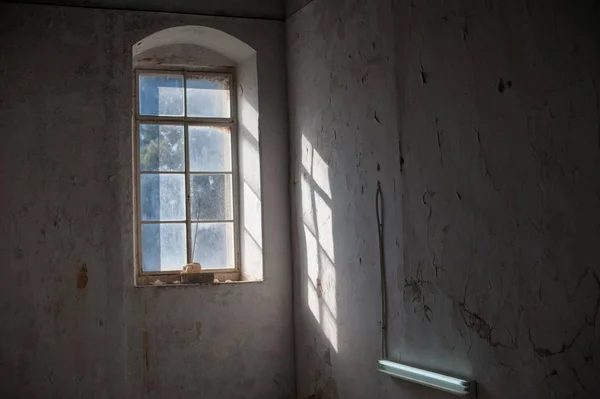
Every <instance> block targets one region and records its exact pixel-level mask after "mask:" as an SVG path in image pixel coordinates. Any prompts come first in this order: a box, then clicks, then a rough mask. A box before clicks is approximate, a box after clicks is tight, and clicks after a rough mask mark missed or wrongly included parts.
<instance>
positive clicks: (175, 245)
mask: <svg viewBox="0 0 600 399" xmlns="http://www.w3.org/2000/svg"><path fill="white" fill-rule="evenodd" d="M185 237H186V236H185V224H184V223H168V224H158V223H153V224H142V270H143V271H145V272H159V271H165V270H181V269H182V267H183V265H185V264H186V263H187V262H186V258H187V256H186V243H185V241H186V238H185Z"/></svg>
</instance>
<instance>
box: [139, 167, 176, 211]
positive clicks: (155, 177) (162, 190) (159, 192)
mask: <svg viewBox="0 0 600 399" xmlns="http://www.w3.org/2000/svg"><path fill="white" fill-rule="evenodd" d="M140 186H141V187H140V194H141V195H140V201H141V208H142V220H143V221H147V220H152V221H154V220H165V221H169V220H185V177H184V175H183V174H181V175H179V174H177V175H165V174H151V175H149V174H142V175H141V176H140Z"/></svg>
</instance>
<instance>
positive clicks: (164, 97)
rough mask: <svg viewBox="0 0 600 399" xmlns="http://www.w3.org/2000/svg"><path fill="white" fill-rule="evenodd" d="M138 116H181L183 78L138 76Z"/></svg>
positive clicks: (170, 75)
mask: <svg viewBox="0 0 600 399" xmlns="http://www.w3.org/2000/svg"><path fill="white" fill-rule="evenodd" d="M139 85H140V92H139V96H140V115H150V116H183V76H182V75H172V74H163V75H161V74H154V73H152V74H150V73H142V74H140V81H139Z"/></svg>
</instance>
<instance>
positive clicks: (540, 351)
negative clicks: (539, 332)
mask: <svg viewBox="0 0 600 399" xmlns="http://www.w3.org/2000/svg"><path fill="white" fill-rule="evenodd" d="M584 327H585V323H584V324H583V325H582V326H581V328H580V329H579V331H577V333H576V334H575V336H574V337H573V338H572V339H571V340H570V341H569V342H567V343H564V344H562V345H561V346H560V349H559V350H557V351H551V350H550V349H547V348H542V347H539V346H537V345H536V344H535V343H534V342H533V338H532V337H531V329H528V337H529V342H530V343H531V345H532V346H533V351H534V352H535V354H536V355H537V356H538V357H552V356H557V355H561V354H563V353H565V352H566V351H568V350H569V349H571V348H572V347H573V345H575V341H577V338H579V336H580V335H581V333H582V332H583V328H584Z"/></svg>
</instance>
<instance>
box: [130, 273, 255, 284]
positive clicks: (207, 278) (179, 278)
mask: <svg viewBox="0 0 600 399" xmlns="http://www.w3.org/2000/svg"><path fill="white" fill-rule="evenodd" d="M186 280H187V281H186ZM263 281H264V280H263V279H260V280H241V276H240V273H238V272H216V273H197V274H195V273H194V274H184V273H181V274H142V275H138V276H136V279H135V287H189V286H199V285H221V284H245V283H260V282H263Z"/></svg>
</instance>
